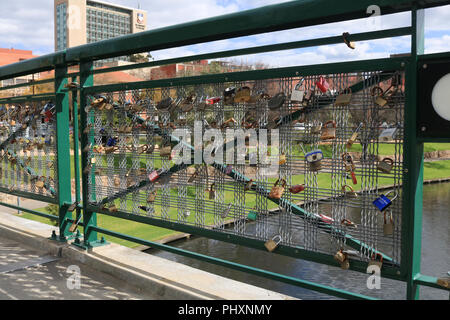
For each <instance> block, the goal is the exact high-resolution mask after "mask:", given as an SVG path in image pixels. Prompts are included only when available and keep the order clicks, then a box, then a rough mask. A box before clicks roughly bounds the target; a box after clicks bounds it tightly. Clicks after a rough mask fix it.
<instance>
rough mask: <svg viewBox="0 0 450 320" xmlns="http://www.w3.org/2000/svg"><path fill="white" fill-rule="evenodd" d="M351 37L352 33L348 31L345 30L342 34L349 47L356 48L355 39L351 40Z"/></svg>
mask: <svg viewBox="0 0 450 320" xmlns="http://www.w3.org/2000/svg"><path fill="white" fill-rule="evenodd" d="M349 37H350V33H348V32H344V33H343V34H342V38H344V43H345V44H346V45H347V47H349V48H350V49H353V50H355V49H356V46H355V43H354V42H353V41H350V40H349V39H348V38H349Z"/></svg>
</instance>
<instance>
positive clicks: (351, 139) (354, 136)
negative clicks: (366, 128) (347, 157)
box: [346, 122, 364, 149]
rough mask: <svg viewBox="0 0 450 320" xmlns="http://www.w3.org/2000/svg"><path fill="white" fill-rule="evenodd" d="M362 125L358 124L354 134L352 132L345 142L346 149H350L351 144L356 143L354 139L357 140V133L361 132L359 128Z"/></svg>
mask: <svg viewBox="0 0 450 320" xmlns="http://www.w3.org/2000/svg"><path fill="white" fill-rule="evenodd" d="M363 125H364V123H362V122H361V123H360V124H359V126H358V128H357V129H356V130H355V132H353V134H352V136H351V137H350V139H348V141H347V145H346V146H347V149H350V148H351V147H352V146H353V144H354V143H355V142H356V139H357V138H358V135H359V131H360V130H361V128H362V127H363Z"/></svg>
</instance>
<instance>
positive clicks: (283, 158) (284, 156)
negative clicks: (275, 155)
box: [278, 152, 287, 166]
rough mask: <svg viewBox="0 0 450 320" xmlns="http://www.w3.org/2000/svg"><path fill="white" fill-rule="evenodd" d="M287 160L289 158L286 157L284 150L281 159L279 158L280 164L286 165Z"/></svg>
mask: <svg viewBox="0 0 450 320" xmlns="http://www.w3.org/2000/svg"><path fill="white" fill-rule="evenodd" d="M286 162H287V158H286V155H285V154H284V152H283V153H282V154H281V155H280V159H279V161H278V164H279V165H280V166H282V165H284V164H286Z"/></svg>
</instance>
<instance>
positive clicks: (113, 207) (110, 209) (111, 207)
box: [108, 204, 119, 212]
mask: <svg viewBox="0 0 450 320" xmlns="http://www.w3.org/2000/svg"><path fill="white" fill-rule="evenodd" d="M108 211H109V212H117V211H119V210H118V209H117V207H116V205H114V204H113V205H111V206H110V207H109V208H108Z"/></svg>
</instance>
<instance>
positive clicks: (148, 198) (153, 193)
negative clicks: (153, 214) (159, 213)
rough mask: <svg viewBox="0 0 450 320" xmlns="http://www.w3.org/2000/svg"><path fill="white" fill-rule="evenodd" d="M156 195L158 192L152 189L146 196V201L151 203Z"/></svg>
mask: <svg viewBox="0 0 450 320" xmlns="http://www.w3.org/2000/svg"><path fill="white" fill-rule="evenodd" d="M157 195H158V193H157V192H156V190H154V191H152V192H150V193H149V195H148V197H147V203H153V202H155V200H156V196H157Z"/></svg>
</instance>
